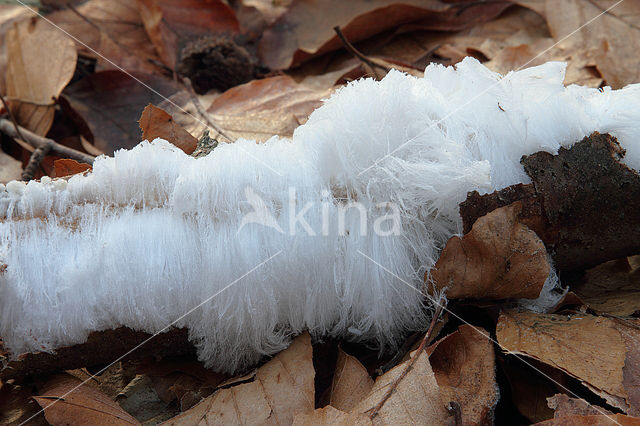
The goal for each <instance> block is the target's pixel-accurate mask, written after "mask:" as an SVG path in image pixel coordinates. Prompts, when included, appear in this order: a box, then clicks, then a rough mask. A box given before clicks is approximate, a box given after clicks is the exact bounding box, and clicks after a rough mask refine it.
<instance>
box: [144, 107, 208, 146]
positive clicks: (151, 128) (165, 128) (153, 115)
mask: <svg viewBox="0 0 640 426" xmlns="http://www.w3.org/2000/svg"><path fill="white" fill-rule="evenodd" d="M138 123H139V124H140V129H141V130H142V139H146V140H148V141H152V140H154V139H155V138H162V139H164V140H167V141H169V142H171V143H172V144H174V145H175V146H177V147H178V148H180V149H181V150H183V151H184V152H185V153H186V154H191V153H192V152H193V151H195V149H196V146H198V140H197V139H196V138H194V137H193V136H192V135H191V134H190V133H189V132H187V131H186V130H185V129H184V128H183V127H182V126H180V125H179V124H178V123H176V122H175V121H174V120H173V118H172V117H171V115H169V114H168V113H167V112H166V111H164V110H163V109H162V108H158V107H157V106H155V105H152V104H149V105H147V106H146V107H145V108H144V110H143V111H142V115H141V116H140V120H139V121H138Z"/></svg>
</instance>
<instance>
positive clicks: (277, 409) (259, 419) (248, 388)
mask: <svg viewBox="0 0 640 426" xmlns="http://www.w3.org/2000/svg"><path fill="white" fill-rule="evenodd" d="M314 377H315V370H314V369H313V361H312V348H311V337H310V336H309V334H308V333H304V334H303V335H301V336H299V337H297V338H296V339H295V340H294V341H293V343H291V346H290V347H289V348H287V349H286V350H284V351H282V352H280V353H279V354H278V355H276V356H275V357H274V358H273V359H272V360H271V361H269V362H267V363H266V364H265V365H263V366H262V367H260V368H259V369H258V371H257V372H256V374H255V378H254V379H253V381H251V382H249V383H244V384H238V385H236V386H231V387H228V388H225V389H220V390H218V391H217V392H216V393H214V394H213V395H211V396H210V397H208V398H206V399H205V400H203V401H202V402H201V403H199V404H198V405H196V406H195V407H193V408H191V409H190V410H187V411H185V412H184V413H182V414H180V415H178V416H176V417H174V418H173V419H171V420H169V421H167V422H166V423H163V424H164V425H196V424H280V425H284V424H291V423H292V422H293V418H294V416H295V415H296V414H299V413H311V412H313V409H314V404H315V402H314V401H315V399H314V398H315V397H314V394H315V389H314Z"/></svg>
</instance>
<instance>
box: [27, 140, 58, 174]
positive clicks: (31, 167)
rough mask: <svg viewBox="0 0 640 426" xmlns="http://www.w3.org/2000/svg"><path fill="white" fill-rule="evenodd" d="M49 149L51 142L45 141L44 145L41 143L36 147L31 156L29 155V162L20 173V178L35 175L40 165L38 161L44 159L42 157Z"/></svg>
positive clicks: (40, 161)
mask: <svg viewBox="0 0 640 426" xmlns="http://www.w3.org/2000/svg"><path fill="white" fill-rule="evenodd" d="M50 151H51V144H49V143H47V144H46V145H41V146H39V147H37V148H36V149H35V150H34V151H33V152H32V153H31V157H29V163H27V167H25V168H24V170H23V171H22V175H21V176H20V178H21V179H22V180H31V179H33V177H34V176H35V175H36V172H37V171H38V167H40V163H42V160H44V157H46V156H47V154H48V153H49V152H50Z"/></svg>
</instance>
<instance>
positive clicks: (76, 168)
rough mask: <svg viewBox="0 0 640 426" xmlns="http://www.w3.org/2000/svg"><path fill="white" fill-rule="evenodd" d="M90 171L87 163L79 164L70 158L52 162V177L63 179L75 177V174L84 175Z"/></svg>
mask: <svg viewBox="0 0 640 426" xmlns="http://www.w3.org/2000/svg"><path fill="white" fill-rule="evenodd" d="M87 170H89V171H91V165H90V164H87V163H79V162H77V161H76V160H72V159H70V158H61V159H59V160H55V161H54V162H53V174H54V175H55V176H54V177H59V178H60V177H65V176H71V175H75V174H76V173H84V172H86V171H87Z"/></svg>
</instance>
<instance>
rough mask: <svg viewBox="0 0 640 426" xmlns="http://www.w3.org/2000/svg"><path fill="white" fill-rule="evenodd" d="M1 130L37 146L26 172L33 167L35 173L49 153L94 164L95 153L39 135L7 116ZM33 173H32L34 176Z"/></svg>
mask: <svg viewBox="0 0 640 426" xmlns="http://www.w3.org/2000/svg"><path fill="white" fill-rule="evenodd" d="M0 132H2V133H4V134H5V135H7V136H10V137H12V138H19V139H22V140H23V141H24V142H26V143H28V144H29V145H31V146H32V147H34V148H36V149H35V151H33V153H32V154H31V158H30V159H29V164H27V168H26V169H25V170H24V173H26V172H27V169H33V174H35V171H36V170H37V168H38V166H39V165H40V162H41V161H42V159H43V158H44V157H45V156H46V154H48V153H51V154H56V155H59V156H60V157H64V158H71V159H73V160H76V161H79V162H81V163H87V164H93V160H95V157H94V156H93V155H89V154H85V153H84V152H80V151H77V150H75V149H73V148H69V147H68V146H64V145H61V144H59V143H58V142H56V141H54V140H53V139H49V138H45V137H44V136H40V135H37V134H35V133H33V132H31V131H29V130H27V129H25V128H24V127H21V126H18V125H15V124H14V123H12V122H11V121H9V120H7V119H6V118H0ZM34 167H35V169H34ZM33 174H32V175H31V176H32V177H33ZM23 176H24V175H23ZM27 176H28V175H27Z"/></svg>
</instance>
